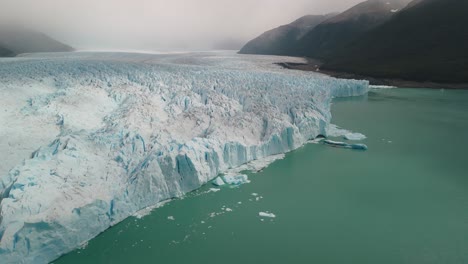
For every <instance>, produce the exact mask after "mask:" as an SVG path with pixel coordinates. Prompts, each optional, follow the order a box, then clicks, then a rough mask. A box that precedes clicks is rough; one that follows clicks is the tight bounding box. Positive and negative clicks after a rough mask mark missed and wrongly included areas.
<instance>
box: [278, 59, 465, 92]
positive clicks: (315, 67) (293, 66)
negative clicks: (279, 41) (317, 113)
mask: <svg viewBox="0 0 468 264" xmlns="http://www.w3.org/2000/svg"><path fill="white" fill-rule="evenodd" d="M306 60H307V63H293V62H277V63H275V64H276V65H279V66H281V67H283V68H285V69H290V70H300V71H310V72H316V73H321V74H325V75H328V76H331V77H335V78H338V79H353V80H367V81H369V84H370V85H375V86H393V87H398V88H429V89H454V90H456V89H468V83H437V82H418V81H409V80H403V79H393V78H376V77H371V76H366V75H360V74H354V73H347V72H337V71H329V70H320V66H321V65H322V63H321V62H320V61H318V60H314V59H306Z"/></svg>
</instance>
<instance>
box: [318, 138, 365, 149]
mask: <svg viewBox="0 0 468 264" xmlns="http://www.w3.org/2000/svg"><path fill="white" fill-rule="evenodd" d="M324 142H325V144H327V145H330V146H333V147H338V148H347V149H356V150H367V146H366V145H364V144H348V143H345V142H338V141H333V140H325V141H324Z"/></svg>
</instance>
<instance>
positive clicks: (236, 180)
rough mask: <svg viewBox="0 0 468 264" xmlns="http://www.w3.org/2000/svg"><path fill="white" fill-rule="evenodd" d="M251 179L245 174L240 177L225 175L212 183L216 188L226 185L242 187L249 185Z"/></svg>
mask: <svg viewBox="0 0 468 264" xmlns="http://www.w3.org/2000/svg"><path fill="white" fill-rule="evenodd" d="M249 182H250V181H249V178H248V176H247V175H245V174H239V175H224V176H219V177H217V178H216V179H215V180H214V181H213V182H212V183H213V184H214V185H216V186H223V185H225V184H228V185H241V184H245V183H249Z"/></svg>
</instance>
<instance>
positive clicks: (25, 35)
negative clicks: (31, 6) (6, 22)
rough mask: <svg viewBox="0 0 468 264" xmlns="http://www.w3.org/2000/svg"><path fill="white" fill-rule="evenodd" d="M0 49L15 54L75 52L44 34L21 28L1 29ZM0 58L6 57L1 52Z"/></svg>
mask: <svg viewBox="0 0 468 264" xmlns="http://www.w3.org/2000/svg"><path fill="white" fill-rule="evenodd" d="M0 47H3V48H4V49H5V50H10V51H11V52H13V53H14V54H21V53H33V52H65V51H73V48H72V47H70V46H68V45H66V44H63V43H61V42H59V41H57V40H55V39H53V38H51V37H49V36H47V35H45V34H43V33H40V32H37V31H33V30H29V29H25V28H21V27H4V28H0ZM0 56H4V55H3V52H1V51H0Z"/></svg>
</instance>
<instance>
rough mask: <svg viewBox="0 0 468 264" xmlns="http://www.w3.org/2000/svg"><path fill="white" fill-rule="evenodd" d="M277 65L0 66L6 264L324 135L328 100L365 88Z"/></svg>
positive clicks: (112, 56)
mask: <svg viewBox="0 0 468 264" xmlns="http://www.w3.org/2000/svg"><path fill="white" fill-rule="evenodd" d="M278 60H282V59H281V57H274V56H249V55H238V54H235V53H234V52H193V53H168V54H132V53H112V52H74V53H56V54H35V55H33V54H30V55H25V56H22V57H18V58H13V59H0V94H1V95H2V96H1V97H0V150H1V154H0V158H1V162H0V259H1V263H48V262H50V261H52V260H54V259H56V258H58V257H59V256H61V255H62V254H65V253H67V252H69V251H71V250H73V249H75V248H77V247H78V246H79V245H82V244H84V243H85V242H86V241H88V240H90V239H91V238H93V237H95V236H97V235H98V234H99V233H100V232H103V231H104V230H106V229H107V228H109V227H111V226H112V225H115V224H117V223H119V222H120V221H122V220H124V219H125V218H127V217H129V216H131V215H134V214H135V213H137V212H139V211H140V210H142V209H144V208H148V207H151V206H155V205H157V204H158V203H160V202H163V201H166V200H168V199H172V198H176V197H181V196H183V195H184V194H185V193H187V192H190V191H193V190H195V189H197V188H199V187H201V186H202V185H204V184H206V183H207V182H209V181H211V180H213V179H215V178H216V177H217V176H218V175H220V174H222V173H224V172H227V171H229V170H232V169H234V168H237V167H239V166H242V165H245V164H246V163H248V162H251V161H256V160H262V159H265V158H268V157H270V156H273V155H279V154H282V153H286V152H289V151H291V150H294V149H297V148H298V147H300V146H302V145H303V144H305V143H307V142H308V141H309V140H311V139H314V138H316V137H317V136H318V135H323V136H327V130H328V129H329V127H330V121H331V114H330V106H331V102H332V99H333V98H334V97H347V96H359V95H362V94H365V93H367V92H368V89H369V84H368V82H367V81H359V80H338V79H334V78H331V77H327V76H324V75H321V74H317V73H306V72H300V71H293V70H286V69H282V68H281V67H279V66H276V65H274V62H278ZM284 60H285V61H298V62H301V59H298V58H284ZM285 180H287V179H285Z"/></svg>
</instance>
